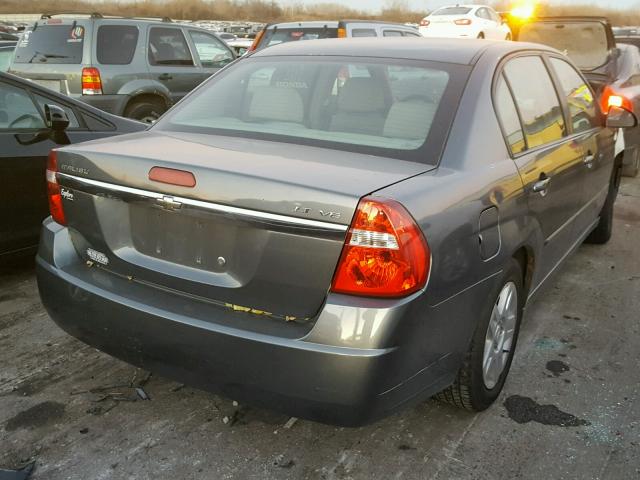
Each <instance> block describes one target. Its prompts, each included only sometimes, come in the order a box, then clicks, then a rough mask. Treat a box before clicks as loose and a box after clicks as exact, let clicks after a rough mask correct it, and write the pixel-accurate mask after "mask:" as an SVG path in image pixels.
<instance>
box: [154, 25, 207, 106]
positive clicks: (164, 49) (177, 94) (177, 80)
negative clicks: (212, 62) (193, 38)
mask: <svg viewBox="0 0 640 480" xmlns="http://www.w3.org/2000/svg"><path fill="white" fill-rule="evenodd" d="M147 59H148V63H149V72H150V74H151V78H152V79H154V80H157V81H158V82H159V83H160V84H162V85H164V86H165V87H166V88H167V89H168V90H169V95H170V96H171V100H172V101H173V103H175V102H177V101H179V100H180V99H181V98H182V97H184V96H185V95H186V94H187V93H189V92H190V91H191V90H193V89H194V88H195V87H197V86H198V85H199V84H200V82H201V81H202V71H201V70H200V68H199V67H198V66H196V63H195V62H194V60H193V55H192V53H191V49H190V48H189V44H188V43H187V40H186V38H185V37H184V33H183V32H182V29H181V28H179V27H151V28H150V29H149V41H148V48H147Z"/></svg>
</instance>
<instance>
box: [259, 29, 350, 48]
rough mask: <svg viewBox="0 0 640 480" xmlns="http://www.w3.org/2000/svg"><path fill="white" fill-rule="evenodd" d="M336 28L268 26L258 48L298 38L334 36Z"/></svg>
mask: <svg viewBox="0 0 640 480" xmlns="http://www.w3.org/2000/svg"><path fill="white" fill-rule="evenodd" d="M337 36H338V29H337V28H277V27H274V28H270V29H268V30H267V31H266V32H265V34H264V38H263V39H262V41H261V42H260V45H259V46H258V49H262V48H265V47H270V46H272V45H278V44H279V43H287V42H298V41H300V40H320V39H324V38H336V37H337Z"/></svg>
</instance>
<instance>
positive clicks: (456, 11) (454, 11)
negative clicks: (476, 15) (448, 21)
mask: <svg viewBox="0 0 640 480" xmlns="http://www.w3.org/2000/svg"><path fill="white" fill-rule="evenodd" d="M470 11H471V9H470V8H467V7H445V8H441V9H440V10H436V11H435V12H433V13H432V14H431V15H467V14H468V13H469V12H470Z"/></svg>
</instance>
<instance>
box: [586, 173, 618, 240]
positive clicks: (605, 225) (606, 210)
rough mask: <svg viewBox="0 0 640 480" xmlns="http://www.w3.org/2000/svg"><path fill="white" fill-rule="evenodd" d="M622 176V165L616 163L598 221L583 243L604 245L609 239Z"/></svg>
mask: <svg viewBox="0 0 640 480" xmlns="http://www.w3.org/2000/svg"><path fill="white" fill-rule="evenodd" d="M621 177H622V166H620V165H617V166H616V169H615V171H614V175H613V179H612V180H611V184H610V185H609V194H608V195H607V200H606V201H605V202H604V206H603V207H602V210H601V211H600V221H599V222H598V226H597V227H596V228H595V230H594V231H593V232H591V234H590V235H589V236H588V237H587V239H586V240H585V243H591V244H594V245H604V244H605V243H607V242H609V240H611V235H612V234H613V207H614V205H615V203H616V198H617V197H618V189H619V187H620V179H621Z"/></svg>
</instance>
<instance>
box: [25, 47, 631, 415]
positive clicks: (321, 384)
mask: <svg viewBox="0 0 640 480" xmlns="http://www.w3.org/2000/svg"><path fill="white" fill-rule="evenodd" d="M636 123H637V119H636V118H635V116H634V115H633V114H632V113H630V112H627V111H624V110H622V109H616V108H614V109H612V110H611V111H610V112H609V113H608V116H607V117H606V118H605V116H604V115H603V113H602V112H600V110H599V107H598V105H597V102H596V100H595V96H594V95H593V92H592V91H591V89H590V87H589V86H588V85H587V83H586V81H585V79H584V77H583V76H582V75H581V74H580V73H579V71H578V70H577V69H576V68H575V66H574V65H573V64H572V63H571V62H570V61H569V60H568V59H567V58H566V57H565V56H563V55H562V54H560V53H559V52H557V51H555V50H553V49H551V48H547V47H544V46H540V45H534V44H513V43H511V42H483V41H475V40H433V41H427V40H424V39H417V38H416V39H410V38H401V39H397V40H396V39H386V40H376V39H346V40H345V39H341V40H322V41H309V42H290V43H287V44H284V45H278V46H274V47H270V48H267V49H265V50H263V51H259V52H257V53H255V54H253V55H251V56H249V57H247V58H246V60H243V61H242V62H237V63H235V64H233V65H231V66H230V67H228V68H227V69H224V70H223V71H221V72H220V73H219V74H217V75H216V76H214V77H213V78H212V79H211V80H209V81H208V82H207V83H206V84H204V85H203V86H201V87H200V88H198V89H197V90H196V91H195V92H194V93H192V94H191V95H190V96H189V97H187V98H186V99H185V100H184V101H182V102H181V103H180V104H179V105H177V106H176V107H175V108H174V109H173V110H172V111H171V112H169V113H168V114H167V115H165V116H163V118H162V119H161V120H160V121H159V122H158V123H157V124H155V125H154V126H153V127H152V128H151V129H150V130H148V131H145V132H142V133H138V134H133V135H125V136H122V137H119V138H118V139H115V140H100V141H93V142H89V143H85V144H82V145H76V146H68V147H65V148H61V149H59V150H57V151H54V152H53V153H52V155H51V156H50V158H49V165H48V174H47V179H48V188H49V198H50V202H51V206H52V214H53V216H52V218H49V219H48V220H46V221H45V223H44V225H43V229H42V240H41V244H40V250H39V253H38V257H37V265H38V267H37V276H38V285H39V289H40V294H41V298H42V301H43V303H44V305H45V307H46V308H47V310H48V312H49V314H50V316H51V318H53V320H54V321H55V322H57V323H58V324H59V325H60V326H61V327H62V328H63V329H65V330H66V331H67V332H69V333H70V334H71V335H73V336H75V337H77V338H79V339H81V340H82V341H84V342H86V343H88V344H90V345H93V346H95V347H96V348H99V349H101V350H103V351H105V352H107V353H109V354H111V355H114V356H116V357H118V358H121V359H123V360H125V361H127V362H130V363H132V364H134V365H138V366H140V367H142V368H145V369H149V370H151V371H153V372H157V373H159V374H162V375H166V376H168V377H171V378H174V379H178V380H179V381H181V382H186V383H189V384H192V385H196V386H199V387H202V388H206V389H210V390H212V391H216V392H221V393H222V394H224V395H227V396H228V397H230V398H233V399H235V400H238V401H240V402H246V403H249V404H254V405H262V406H266V407H269V408H273V409H276V410H279V411H283V412H286V413H288V414H290V415H294V416H298V417H304V418H310V419H315V420H319V421H323V422H329V423H335V424H341V425H360V424H363V423H366V422H370V421H373V420H375V419H377V418H380V417H383V416H386V415H389V414H391V413H393V412H395V411H397V410H398V409H399V408H401V407H405V406H407V405H411V404H415V403H416V402H419V401H422V400H424V399H426V398H428V397H429V396H432V395H434V394H439V396H440V398H442V399H444V400H447V401H449V402H451V403H453V404H455V405H459V406H461V407H463V408H467V409H470V410H483V409H486V408H487V407H489V405H491V403H492V402H493V401H494V400H495V399H496V398H497V397H498V395H499V393H500V391H501V389H502V387H503V385H504V382H505V379H506V377H507V373H508V371H509V367H510V364H511V361H512V359H513V354H514V351H515V347H516V341H517V337H518V330H519V326H520V322H521V320H522V315H523V310H524V308H525V306H526V305H527V304H528V303H529V302H530V301H531V299H532V298H533V297H535V296H536V294H539V293H540V292H541V287H542V286H543V285H544V284H545V282H546V281H547V280H548V279H549V278H550V276H551V275H552V274H553V273H554V272H555V271H557V270H558V268H559V267H560V265H561V264H562V263H563V261H564V260H565V259H566V258H567V256H568V255H569V254H571V253H572V252H573V251H574V250H575V249H576V248H578V247H579V246H580V244H581V243H582V242H583V241H585V240H588V241H591V242H594V243H604V242H606V241H607V240H608V239H609V237H610V236H611V230H612V215H613V204H614V201H615V198H616V194H617V189H618V181H619V175H620V165H616V164H615V163H614V151H613V148H614V130H613V128H618V127H624V126H629V127H631V126H634V125H635V124H636Z"/></svg>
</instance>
